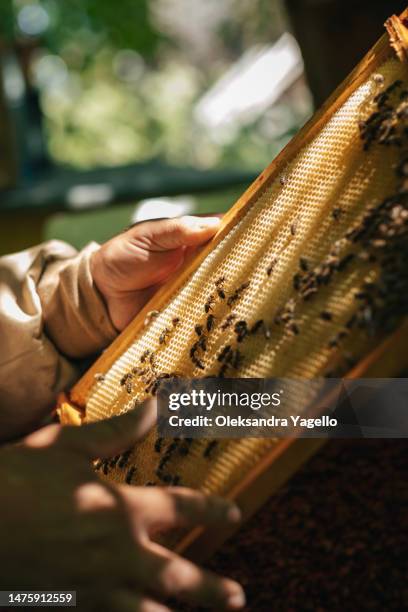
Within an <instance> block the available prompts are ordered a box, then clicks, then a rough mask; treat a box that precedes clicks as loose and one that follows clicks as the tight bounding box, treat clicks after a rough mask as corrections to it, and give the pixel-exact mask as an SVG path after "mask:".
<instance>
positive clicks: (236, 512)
mask: <svg viewBox="0 0 408 612" xmlns="http://www.w3.org/2000/svg"><path fill="white" fill-rule="evenodd" d="M227 518H228V520H229V521H230V522H231V523H239V521H240V520H241V518H242V513H241V510H240V509H239V508H238V506H235V505H233V506H231V508H230V509H229V510H228V512H227Z"/></svg>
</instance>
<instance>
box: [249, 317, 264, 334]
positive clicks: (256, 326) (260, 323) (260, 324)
mask: <svg viewBox="0 0 408 612" xmlns="http://www.w3.org/2000/svg"><path fill="white" fill-rule="evenodd" d="M263 325H264V321H263V319H259V321H256V323H254V324H253V326H252V327H251V329H250V330H249V333H250V334H252V335H254V334H256V332H257V331H259V330H260V329H261V327H263Z"/></svg>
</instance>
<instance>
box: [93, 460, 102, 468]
mask: <svg viewBox="0 0 408 612" xmlns="http://www.w3.org/2000/svg"><path fill="white" fill-rule="evenodd" d="M102 465H103V461H102V459H97V460H96V461H95V462H94V469H95V470H96V471H98V470H100V469H101V467H102Z"/></svg>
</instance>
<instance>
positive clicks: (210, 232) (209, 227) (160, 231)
mask: <svg viewBox="0 0 408 612" xmlns="http://www.w3.org/2000/svg"><path fill="white" fill-rule="evenodd" d="M220 224H221V220H220V219H219V218H218V217H191V216H185V217H178V218H174V219H161V220H160V221H156V222H148V223H147V224H146V226H143V225H141V226H139V227H137V228H134V230H130V232H132V231H133V232H134V236H135V237H137V236H140V235H144V236H145V237H146V238H148V240H149V243H150V244H149V250H157V251H171V250H173V249H177V248H179V247H183V246H197V245H199V244H203V243H204V242H207V240H209V239H210V238H212V237H213V236H214V234H215V233H216V232H217V231H218V229H219V227H220Z"/></svg>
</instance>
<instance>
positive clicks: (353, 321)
mask: <svg viewBox="0 0 408 612" xmlns="http://www.w3.org/2000/svg"><path fill="white" fill-rule="evenodd" d="M356 323H357V315H356V314H353V315H352V316H351V317H350V318H349V320H348V321H347V322H346V328H347V329H352V328H353V327H354V325H355V324H356Z"/></svg>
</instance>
